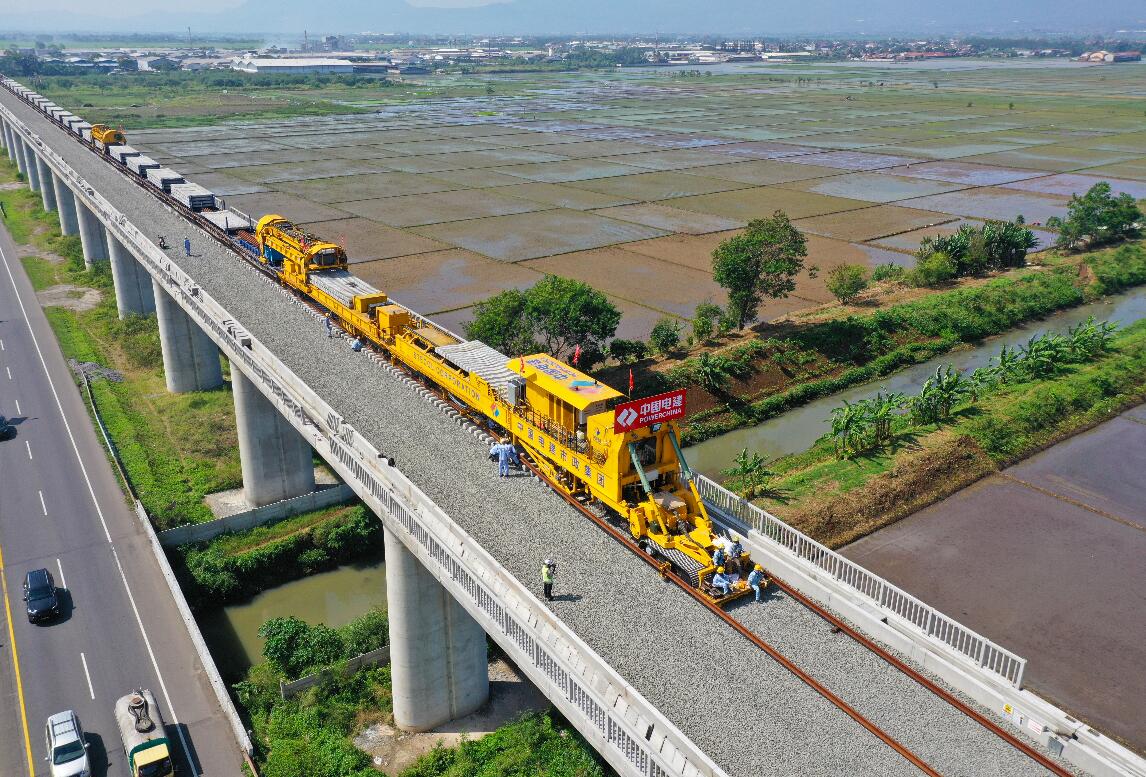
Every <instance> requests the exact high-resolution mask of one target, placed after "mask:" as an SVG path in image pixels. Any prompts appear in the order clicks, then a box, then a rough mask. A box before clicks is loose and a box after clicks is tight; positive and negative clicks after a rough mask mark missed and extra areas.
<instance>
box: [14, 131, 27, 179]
mask: <svg viewBox="0 0 1146 777" xmlns="http://www.w3.org/2000/svg"><path fill="white" fill-rule="evenodd" d="M12 151H13V152H14V153H15V155H16V169H17V170H19V171H20V172H21V173H23V174H24V179H25V180H27V178H28V157H27V156H26V154H25V151H24V138H22V137H21V136H20V134H19V133H18V132H16V130H12Z"/></svg>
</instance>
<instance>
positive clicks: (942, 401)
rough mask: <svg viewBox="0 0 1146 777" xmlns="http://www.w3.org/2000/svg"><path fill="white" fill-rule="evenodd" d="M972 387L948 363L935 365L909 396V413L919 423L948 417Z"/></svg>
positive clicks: (934, 421)
mask: <svg viewBox="0 0 1146 777" xmlns="http://www.w3.org/2000/svg"><path fill="white" fill-rule="evenodd" d="M972 389H973V386H972V383H971V382H970V381H968V380H966V379H965V378H964V377H963V374H962V373H960V372H959V370H957V369H955V368H954V367H952V366H951V365H950V364H947V365H943V366H941V367H937V368H936V369H935V374H934V375H932V376H931V377H930V378H928V379H927V380H925V381H924V382H923V386H921V387H920V389H919V393H918V394H916V395H915V396H914V397H912V398H911V402H910V406H911V415H912V416H913V417H914V418H915V420H917V421H919V422H921V423H934V424H937V423H939V422H940V421H943V420H946V419H947V418H949V417H950V415H951V410H952V408H954V407H955V404H956V403H957V402H958V401H959V400H961V399H963V398H964V397H965V396H967V395H968V394H970V393H972Z"/></svg>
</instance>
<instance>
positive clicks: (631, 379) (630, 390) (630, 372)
mask: <svg viewBox="0 0 1146 777" xmlns="http://www.w3.org/2000/svg"><path fill="white" fill-rule="evenodd" d="M632 393H633V368H632V367H629V394H632Z"/></svg>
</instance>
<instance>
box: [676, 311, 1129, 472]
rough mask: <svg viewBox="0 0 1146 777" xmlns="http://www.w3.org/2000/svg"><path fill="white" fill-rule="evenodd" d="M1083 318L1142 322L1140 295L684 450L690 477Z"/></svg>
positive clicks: (1023, 330)
mask: <svg viewBox="0 0 1146 777" xmlns="http://www.w3.org/2000/svg"><path fill="white" fill-rule="evenodd" d="M1088 316H1094V318H1095V320H1096V321H1117V322H1119V323H1120V324H1122V325H1123V326H1125V325H1127V324H1130V323H1133V322H1135V321H1137V320H1139V319H1141V318H1146V289H1141V288H1140V289H1137V290H1135V291H1132V292H1128V293H1126V294H1118V295H1115V296H1112V297H1108V298H1107V299H1106V300H1104V301H1102V302H1095V303H1093V304H1090V305H1082V306H1080V307H1077V308H1072V309H1070V310H1067V311H1064V312H1062V313H1059V314H1057V315H1054V316H1051V317H1049V318H1046V319H1044V320H1042V321H1036V322H1032V323H1030V324H1027V325H1026V326H1022V327H1019V328H1017V329H1015V330H1013V331H1011V332H1008V333H1006V334H1003V335H1000V336H998V337H994V338H991V339H990V340H987V341H986V342H984V343H983V344H982V345H979V346H976V347H974V348H969V349H966V350H960V351H953V352H951V353H947V354H944V355H942V356H938V357H936V358H934V359H931V360H929V361H926V362H923V363H921V364H917V365H915V366H913V367H909V368H908V369H906V370H903V371H901V372H897V373H895V374H894V375H888V376H887V377H885V378H883V379H881V380H878V381H874V382H872V383H865V384H863V385H860V386H855V387H853V388H850V389H848V390H847V391H843V392H840V393H839V394H834V395H832V396H830V397H825V398H823V399H817V400H815V401H814V402H809V403H808V404H806V405H804V406H803V407H799V408H796V409H795V410H789V411H788V412H787V413H784V414H783V415H780V416H777V417H776V418H772V419H770V420H768V421H765V422H764V423H762V424H758V425H757V426H753V427H749V428H747V429H739V430H737V431H735V432H729V433H728V434H725V435H722V436H720V437H714V438H713V439H711V440H707V441H706V442H702V443H700V444H699V445H694V446H692V447H690V448H686V449H685V451H684V454H685V459H686V460H687V461H688V463H689V464H690V465H691V466H692V468H693V469H695V470H696V471H698V472H701V473H703V474H705V475H708V476H709V477H711V478H718V477H719V476H720V470H722V469H726V468H728V467H729V466H731V464H732V460H733V459H734V458H735V457H736V454H738V453H739V452H740V451H741V450H742V449H744V448H747V449H748V450H750V451H758V452H760V453H761V454H762V455H763V456H764V457H765V458H767V459H774V458H776V457H778V456H784V455H787V454H789V453H797V452H799V451H804V450H807V449H808V448H810V447H811V446H812V444H813V443H815V441H816V440H817V439H819V438H820V437H821V436H823V435H824V434H826V433H827V432H828V430H829V424H828V419H829V418H830V417H831V413H832V409H833V408H836V407H839V406H840V404H841V401H842V400H844V399H846V400H848V401H849V402H854V401H856V400H857V399H865V398H866V397H870V396H871V395H872V394H874V393H875V392H877V391H901V392H903V393H905V394H911V393H914V392H916V391H918V390H919V388H920V386H922V385H923V382H924V381H925V380H927V378H928V377H930V376H931V375H932V374H933V373H934V372H935V369H936V368H937V367H939V366H941V365H944V364H951V365H953V366H954V367H955V368H956V369H959V370H967V371H970V370H974V369H976V368H978V367H983V366H986V365H987V364H988V363H989V361H990V359H991V357H992V356H994V355H995V354H997V353H998V352H999V349H1000V348H1001V347H1002V346H1003V345H1004V344H1007V345H1016V344H1019V343H1025V342H1026V341H1027V340H1028V339H1029V338H1030V337H1031V336H1032V335H1035V334H1039V333H1042V332H1046V331H1063V330H1065V329H1066V328H1067V327H1070V326H1074V325H1075V324H1077V323H1079V322H1080V321H1085V320H1086V318H1087V317H1088Z"/></svg>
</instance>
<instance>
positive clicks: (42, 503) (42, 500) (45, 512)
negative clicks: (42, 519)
mask: <svg viewBox="0 0 1146 777" xmlns="http://www.w3.org/2000/svg"><path fill="white" fill-rule="evenodd" d="M37 493H38V494H39V495H40V507H41V508H43V510H44V515H47V514H48V506H47V505H46V504H44V492H43V491H38V492H37Z"/></svg>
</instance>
